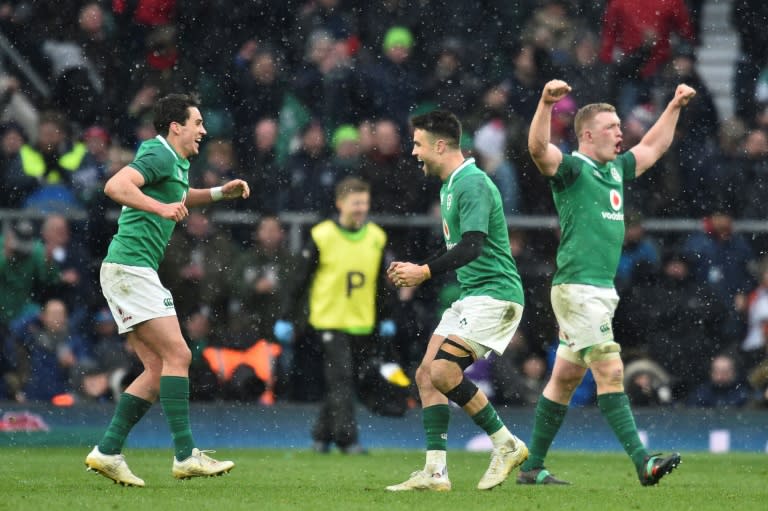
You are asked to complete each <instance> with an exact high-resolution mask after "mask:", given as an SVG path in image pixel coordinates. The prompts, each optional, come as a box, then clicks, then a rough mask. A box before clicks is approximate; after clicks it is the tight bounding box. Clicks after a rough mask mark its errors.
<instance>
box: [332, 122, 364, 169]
mask: <svg viewBox="0 0 768 511" xmlns="http://www.w3.org/2000/svg"><path fill="white" fill-rule="evenodd" d="M331 148H332V149H333V156H332V157H331V160H330V162H328V165H329V166H330V167H331V169H332V170H331V174H333V175H334V176H336V180H337V181H340V180H342V179H343V178H345V177H349V176H353V175H356V174H359V173H360V166H361V159H362V152H361V149H360V131H359V130H358V129H357V127H356V126H354V125H353V124H342V125H341V126H339V127H338V128H336V129H335V130H333V135H332V136H331Z"/></svg>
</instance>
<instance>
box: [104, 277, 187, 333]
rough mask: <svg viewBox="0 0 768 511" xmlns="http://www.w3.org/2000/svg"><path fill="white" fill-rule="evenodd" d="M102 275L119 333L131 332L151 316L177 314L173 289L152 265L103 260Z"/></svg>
mask: <svg viewBox="0 0 768 511" xmlns="http://www.w3.org/2000/svg"><path fill="white" fill-rule="evenodd" d="M99 276H100V280H101V292H102V293H103V294H104V298H106V299H107V304H108V305H109V310H110V311H112V317H113V318H115V322H116V323H117V328H118V332H119V333H121V334H124V333H126V332H131V331H133V329H134V327H135V326H136V325H138V324H139V323H143V322H144V321H148V320H150V319H154V318H162V317H165V316H175V315H176V308H175V307H174V305H173V296H171V292H170V291H169V290H167V289H166V288H165V287H163V284H162V283H161V282H160V277H158V276H157V272H156V271H155V270H153V269H152V268H144V267H140V266H127V265H124V264H116V263H102V265H101V272H100V275H99Z"/></svg>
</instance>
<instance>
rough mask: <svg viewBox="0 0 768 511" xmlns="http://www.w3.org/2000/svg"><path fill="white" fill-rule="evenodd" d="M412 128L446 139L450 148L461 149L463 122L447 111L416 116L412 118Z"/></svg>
mask: <svg viewBox="0 0 768 511" xmlns="http://www.w3.org/2000/svg"><path fill="white" fill-rule="evenodd" d="M411 126H412V127H413V129H414V130H416V129H419V130H424V131H426V132H427V133H430V134H431V135H432V136H435V137H438V138H443V139H445V142H446V143H447V144H448V145H449V146H450V147H454V148H458V147H459V142H460V141H461V121H459V119H458V117H456V116H455V115H453V114H452V113H451V112H449V111H447V110H433V111H431V112H427V113H425V114H421V115H416V116H414V117H412V118H411Z"/></svg>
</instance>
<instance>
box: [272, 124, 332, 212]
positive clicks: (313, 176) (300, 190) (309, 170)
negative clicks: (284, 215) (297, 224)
mask: <svg viewBox="0 0 768 511" xmlns="http://www.w3.org/2000/svg"><path fill="white" fill-rule="evenodd" d="M330 157H331V155H330V151H329V149H328V145H327V143H326V137H325V131H324V130H323V126H322V124H321V123H320V122H319V121H316V120H315V121H312V122H310V123H308V124H307V125H306V126H305V127H304V128H303V130H302V133H301V147H300V148H299V150H298V151H296V152H295V153H294V154H292V155H291V156H290V157H289V158H288V160H286V162H285V164H284V166H283V169H282V171H281V176H280V177H279V179H278V183H279V185H280V187H281V188H282V189H283V190H284V191H283V193H281V195H283V200H282V201H281V204H280V211H302V212H314V213H320V214H321V215H323V214H325V213H326V212H328V210H329V208H330V207H331V206H329V204H332V203H333V200H332V198H333V187H334V186H335V185H336V176H335V175H333V174H332V171H333V169H332V168H331V167H330V166H329V165H328V161H329V160H330Z"/></svg>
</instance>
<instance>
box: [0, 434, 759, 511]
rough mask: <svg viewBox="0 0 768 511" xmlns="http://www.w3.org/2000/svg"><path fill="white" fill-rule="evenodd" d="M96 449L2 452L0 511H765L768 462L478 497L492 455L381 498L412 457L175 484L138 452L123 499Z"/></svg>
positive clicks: (246, 457) (250, 456)
mask: <svg viewBox="0 0 768 511" xmlns="http://www.w3.org/2000/svg"><path fill="white" fill-rule="evenodd" d="M87 451H88V449H87V448H0V510H5V509H8V510H16V511H19V510H34V511H52V510H58V509H66V510H70V509H77V510H88V509H94V510H120V511H123V510H141V511H154V510H161V511H173V510H184V511H190V510H194V511H202V510H208V509H210V510H217V511H230V510H240V509H243V510H245V509H247V510H249V511H255V510H270V511H273V510H283V509H285V510H304V509H307V510H313V511H315V510H318V511H321V510H329V511H330V510H334V511H336V510H339V511H345V510H366V509H381V510H389V511H392V510H400V509H403V510H415V509H425V510H435V511H439V510H454V509H455V510H459V511H469V510H475V509H477V510H483V511H489V510H495V509H502V510H506V511H524V510H536V511H542V510H549V509H552V510H558V511H569V510H573V511H590V510H599V511H611V510H634V509H637V510H649V511H650V510H656V509H674V510H678V511H682V510H695V511H706V510H717V511H722V510H724V509H725V510H733V511H736V510H738V511H750V510H758V509H759V510H763V509H765V505H766V497H768V490H766V488H767V487H768V485H767V483H766V481H768V455H765V454H746V453H734V454H726V455H711V454H703V453H683V464H682V465H681V466H680V467H679V468H678V469H677V470H676V471H675V472H674V473H673V474H672V475H670V476H668V478H665V479H663V480H662V481H661V483H660V484H659V485H658V486H655V487H649V488H644V487H641V486H640V484H639V483H638V481H637V478H636V476H635V474H634V471H633V469H632V466H631V465H630V463H629V461H628V459H627V458H626V456H624V455H623V454H619V453H615V454H614V453H610V454H596V453H575V452H553V453H552V454H551V455H550V458H549V460H548V465H549V467H550V468H551V469H552V471H553V472H554V473H555V474H556V475H558V476H559V477H562V478H564V479H567V480H570V481H571V482H573V485H572V486H563V487H542V486H539V487H531V486H518V485H516V484H514V482H513V480H512V478H513V477H514V474H513V475H512V476H510V480H508V481H507V483H505V484H504V485H502V486H501V487H499V488H496V489H495V490H493V491H488V492H480V491H478V490H476V489H475V484H477V481H478V479H479V478H480V475H481V474H482V473H483V471H484V470H485V468H486V466H487V462H488V455H487V454H477V453H468V452H454V451H451V452H449V454H448V460H449V467H450V476H451V481H452V482H453V491H451V492H449V493H401V494H390V493H387V492H385V491H384V487H385V486H386V485H388V484H393V483H398V482H400V481H401V480H403V479H405V478H406V477H407V476H408V475H409V474H410V472H411V471H412V470H415V469H417V468H420V467H421V466H422V464H423V461H424V455H423V453H421V452H415V451H396V450H375V451H373V452H372V453H371V454H370V455H369V456H356V457H349V456H343V455H341V454H338V453H331V454H329V455H317V454H314V453H311V452H308V451H299V450H253V449H250V450H245V449H244V450H222V451H219V452H217V453H216V457H219V458H222V459H224V458H228V459H230V458H231V459H233V460H234V461H235V462H236V463H237V466H236V467H235V469H234V470H233V471H232V472H231V473H230V474H228V475H226V476H223V477H219V478H213V479H192V480H188V481H177V480H175V479H173V478H172V477H171V470H170V469H171V456H172V453H171V451H170V450H129V451H127V452H126V455H127V459H128V461H129V463H130V465H131V468H132V469H133V471H134V472H135V473H136V474H137V475H139V476H140V477H142V478H143V479H144V480H145V481H146V482H147V487H146V488H124V487H122V486H118V485H115V484H113V483H112V482H111V481H109V480H108V479H105V478H104V477H101V476H98V475H96V474H94V473H91V472H86V471H85V468H84V465H83V460H84V458H85V455H86V454H87Z"/></svg>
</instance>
